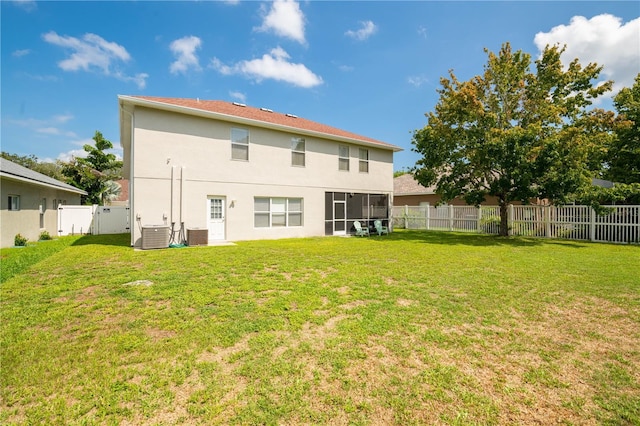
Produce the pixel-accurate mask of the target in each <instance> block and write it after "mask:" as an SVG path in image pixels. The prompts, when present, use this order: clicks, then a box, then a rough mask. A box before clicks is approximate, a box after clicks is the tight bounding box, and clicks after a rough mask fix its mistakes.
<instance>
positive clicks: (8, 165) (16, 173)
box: [0, 157, 86, 195]
mask: <svg viewBox="0 0 640 426" xmlns="http://www.w3.org/2000/svg"><path fill="white" fill-rule="evenodd" d="M0 172H2V176H4V177H9V178H11V177H14V178H18V179H20V180H27V181H32V182H34V183H39V184H44V185H48V186H55V187H57V188H60V189H63V190H65V191H70V192H75V193H77V194H85V195H86V192H85V191H83V190H81V189H78V188H76V187H75V186H71V185H69V184H66V183H64V182H60V181H59V180H57V179H54V178H52V177H49V176H47V175H43V174H42V173H38V172H36V171H33V170H31V169H27V168H26V167H23V166H21V165H19V164H16V163H14V162H13V161H9V160H7V159H6V158H1V157H0Z"/></svg>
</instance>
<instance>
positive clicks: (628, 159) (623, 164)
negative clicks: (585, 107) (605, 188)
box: [606, 74, 640, 183]
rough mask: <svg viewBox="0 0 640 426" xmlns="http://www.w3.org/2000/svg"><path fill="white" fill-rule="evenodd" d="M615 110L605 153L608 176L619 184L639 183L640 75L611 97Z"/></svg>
mask: <svg viewBox="0 0 640 426" xmlns="http://www.w3.org/2000/svg"><path fill="white" fill-rule="evenodd" d="M613 104H614V106H615V108H616V111H617V112H618V117H617V118H618V120H617V121H616V125H615V137H614V138H613V140H612V141H611V144H610V146H609V152H608V154H607V163H608V164H607V165H608V169H607V174H606V176H607V178H608V179H609V180H612V181H614V182H620V183H640V74H638V75H637V76H636V79H635V83H634V85H633V86H632V87H630V88H629V87H625V88H624V89H622V90H620V92H618V94H617V95H616V96H615V97H614V98H613Z"/></svg>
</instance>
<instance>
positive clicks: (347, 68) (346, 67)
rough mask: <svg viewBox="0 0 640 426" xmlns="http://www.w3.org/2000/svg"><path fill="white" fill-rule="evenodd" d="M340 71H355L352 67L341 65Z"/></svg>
mask: <svg viewBox="0 0 640 426" xmlns="http://www.w3.org/2000/svg"><path fill="white" fill-rule="evenodd" d="M338 69H339V70H340V71H343V72H351V71H353V70H354V67H352V66H351V65H339V66H338Z"/></svg>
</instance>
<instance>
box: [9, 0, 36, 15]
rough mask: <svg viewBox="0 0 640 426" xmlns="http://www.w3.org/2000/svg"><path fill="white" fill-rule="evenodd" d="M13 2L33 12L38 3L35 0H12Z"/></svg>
mask: <svg viewBox="0 0 640 426" xmlns="http://www.w3.org/2000/svg"><path fill="white" fill-rule="evenodd" d="M13 4H15V5H16V6H18V7H20V8H22V9H24V10H26V11H27V12H33V11H34V10H36V9H37V8H38V4H37V3H36V2H35V0H13Z"/></svg>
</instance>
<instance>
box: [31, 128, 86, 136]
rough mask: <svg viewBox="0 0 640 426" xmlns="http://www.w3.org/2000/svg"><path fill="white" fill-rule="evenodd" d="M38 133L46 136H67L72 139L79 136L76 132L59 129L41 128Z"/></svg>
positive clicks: (37, 130)
mask: <svg viewBox="0 0 640 426" xmlns="http://www.w3.org/2000/svg"><path fill="white" fill-rule="evenodd" d="M36 132H38V133H43V134H45V135H54V136H67V137H70V138H77V137H78V135H76V134H75V133H74V132H70V131H66V130H62V129H59V128H57V127H41V128H39V129H36Z"/></svg>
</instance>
